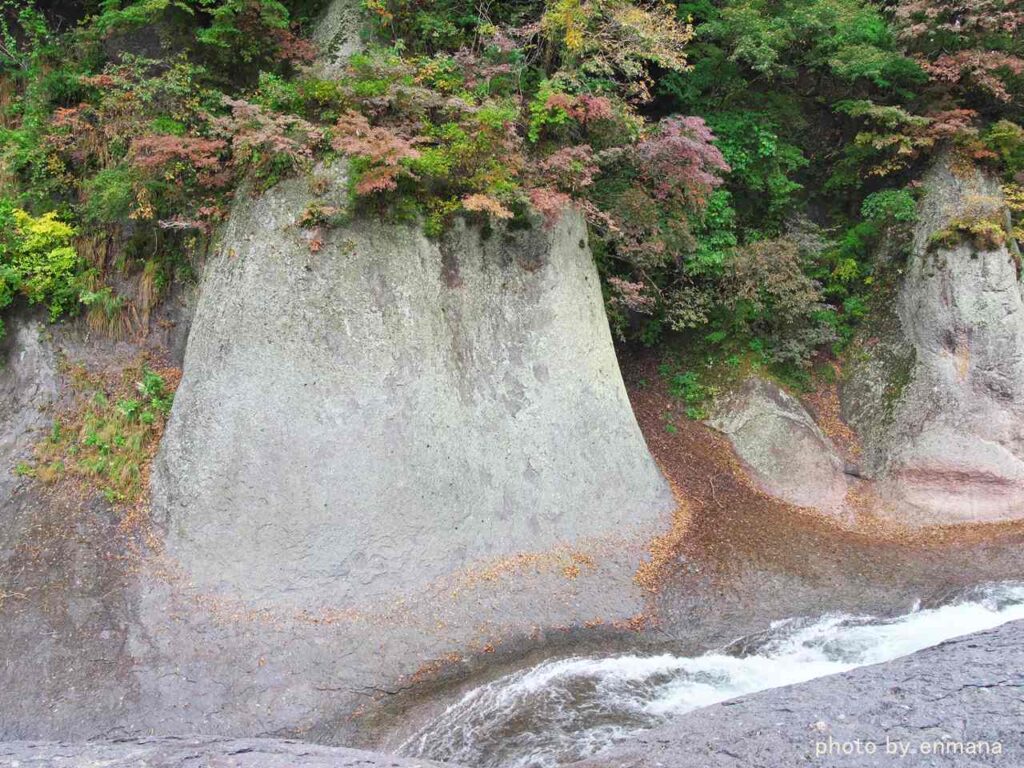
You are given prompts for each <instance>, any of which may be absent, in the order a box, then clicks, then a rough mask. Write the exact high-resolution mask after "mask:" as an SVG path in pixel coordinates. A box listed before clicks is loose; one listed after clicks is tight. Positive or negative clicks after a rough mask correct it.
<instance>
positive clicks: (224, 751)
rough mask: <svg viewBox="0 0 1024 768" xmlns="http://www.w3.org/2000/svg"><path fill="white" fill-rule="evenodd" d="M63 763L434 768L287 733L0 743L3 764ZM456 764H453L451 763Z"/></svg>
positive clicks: (151, 767) (153, 767)
mask: <svg viewBox="0 0 1024 768" xmlns="http://www.w3.org/2000/svg"><path fill="white" fill-rule="evenodd" d="M50 765H60V766H63V767H64V768H86V767H88V768H96V767H97V766H103V767H104V768H140V767H141V766H145V768H179V767H181V768H184V767H185V766H197V765H203V766H217V767H218V768H291V767H292V766H296V767H297V768H328V766H329V767H330V768H432V767H433V766H439V765H440V763H435V762H432V761H430V760H413V759H406V758H398V757H392V756H390V755H381V754H378V753H375V752H364V751H362V750H357V749H344V748H341V747H322V746H319V745H316V744H307V743H304V742H301V741H286V740H283V739H216V738H208V737H197V738H180V739H178V738H162V739H145V740H140V741H124V742H100V743H85V744H65V743H59V742H32V741H13V742H8V743H6V744H0V766H3V767H4V768H8V766H10V768H14V766H25V767H27V766H50ZM450 768H453V767H450Z"/></svg>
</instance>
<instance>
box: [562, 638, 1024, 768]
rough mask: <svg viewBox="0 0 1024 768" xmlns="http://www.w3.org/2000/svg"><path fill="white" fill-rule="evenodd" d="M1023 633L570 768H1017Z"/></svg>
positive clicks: (697, 715) (643, 740)
mask: <svg viewBox="0 0 1024 768" xmlns="http://www.w3.org/2000/svg"><path fill="white" fill-rule="evenodd" d="M1022 629H1024V626H1022V623H1021V622H1015V623H1011V624H1006V625H1003V626H1002V627H999V628H997V629H994V630H991V631H989V632H983V633H979V634H976V635H968V636H966V637H963V638H959V639H957V640H952V641H950V642H947V643H944V644H942V645H940V646H937V647H935V648H930V649H928V650H925V651H921V652H919V653H915V654H913V655H911V656H907V657H904V658H902V659H897V660H895V661H890V662H887V663H885V664H878V665H875V666H871V667H862V668H860V669H856V670H853V671H851V672H847V673H845V674H842V675H835V676H833V677H825V678H820V679H818V680H812V681H810V682H807V683H802V684H800V685H794V686H790V687H787V688H777V689H774V690H770V691H764V692H762V693H757V694H753V695H751V696H745V697H743V698H739V699H733V700H732V701H727V702H723V703H721V704H716V705H714V706H711V707H707V708H705V709H700V710H696V711H694V712H692V713H690V714H687V715H684V716H682V717H680V718H678V719H676V720H673V721H672V722H671V723H669V724H668V725H665V726H663V727H661V728H657V729H655V730H653V731H649V732H646V733H643V734H640V735H638V736H637V737H635V738H634V739H631V740H630V741H629V742H627V743H626V744H623V745H622V746H621V747H618V748H616V749H614V750H612V751H610V752H609V753H607V754H605V755H602V756H601V757H599V758H595V759H593V760H589V761H586V762H583V763H575V764H574V766H576V767H577V768H719V766H721V768H726V767H728V768H734V767H735V766H743V768H780V766H797V765H815V766H831V767H834V768H867V767H869V766H888V765H900V766H905V765H909V766H921V768H925V767H927V768H940V767H942V766H956V768H966V767H967V766H991V765H1021V764H1024V731H1022V729H1021V723H1022V722H1024V672H1022V670H1024V643H1022V642H1021V631H1022ZM869 744H870V745H872V746H868V745H869ZM997 744H998V748H997V747H996V746H995V745H997ZM858 745H859V746H858ZM996 749H998V751H999V753H1000V755H995V754H993V753H994V752H995V751H996ZM871 750H873V751H871ZM887 750H889V751H888V752H887ZM893 750H895V751H893ZM986 752H987V753H988V754H987V755H986Z"/></svg>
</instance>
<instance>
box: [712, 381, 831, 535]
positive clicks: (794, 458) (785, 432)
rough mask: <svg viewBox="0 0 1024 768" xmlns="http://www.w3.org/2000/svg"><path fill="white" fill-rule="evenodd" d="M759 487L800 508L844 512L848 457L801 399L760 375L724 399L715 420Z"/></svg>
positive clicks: (714, 422)
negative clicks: (816, 422)
mask: <svg viewBox="0 0 1024 768" xmlns="http://www.w3.org/2000/svg"><path fill="white" fill-rule="evenodd" d="M709 423H710V424H711V426H713V427H714V428H715V429H717V430H719V431H720V432H722V433H723V434H724V435H725V436H726V437H728V438H729V441H730V442H731V443H732V446H733V448H734V449H735V451H736V453H737V455H738V456H739V457H740V459H741V460H742V461H743V463H744V465H745V468H746V469H747V471H748V474H749V475H750V476H751V478H752V479H753V480H754V482H755V483H756V484H757V485H758V487H759V488H760V489H761V490H762V491H764V492H765V493H768V494H770V495H772V496H775V497H777V498H779V499H782V500H783V501H786V502H788V503H790V504H794V505H796V506H799V507H809V508H813V509H817V510H819V511H821V512H825V513H827V514H831V515H840V514H842V513H843V509H844V502H845V499H846V491H847V479H846V475H845V474H844V471H843V469H844V464H843V460H842V459H841V458H840V457H839V455H838V454H837V452H836V450H835V448H834V446H833V445H832V443H831V441H830V440H829V439H828V438H827V437H826V436H825V435H824V434H823V433H822V431H821V429H819V428H818V425H817V424H815V422H814V419H813V418H812V417H811V415H810V414H809V413H808V412H807V411H806V409H805V408H804V407H803V405H801V404H800V401H799V400H797V399H796V398H795V397H793V396H792V395H790V394H788V393H787V392H785V391H784V390H783V389H782V388H780V387H779V386H777V385H775V384H773V383H771V382H769V381H767V380H765V379H762V378H759V377H757V376H754V377H751V378H749V379H747V380H746V381H745V382H744V383H743V384H742V385H741V386H740V387H739V388H738V389H737V390H735V391H734V392H731V393H730V394H728V395H726V396H724V397H722V398H720V400H719V401H718V402H717V403H716V404H715V408H714V413H713V414H712V416H711V419H710V420H709Z"/></svg>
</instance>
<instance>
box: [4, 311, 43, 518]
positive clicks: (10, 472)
mask: <svg viewBox="0 0 1024 768" xmlns="http://www.w3.org/2000/svg"><path fill="white" fill-rule="evenodd" d="M42 334H43V325H42V324H41V323H40V322H38V321H37V320H34V319H31V318H30V317H27V316H26V317H23V316H15V317H11V318H10V319H8V320H7V334H6V336H5V338H4V339H3V341H2V343H0V356H2V363H0V366H2V367H0V505H3V504H6V503H7V502H8V500H9V499H10V496H11V493H12V491H13V490H14V487H15V486H16V485H17V483H18V479H17V477H16V476H15V475H14V469H15V467H16V466H17V464H18V462H19V461H22V460H24V459H26V458H28V457H29V456H30V454H31V448H32V446H33V444H34V443H35V440H36V439H38V435H37V431H38V430H39V429H41V428H43V427H45V426H46V425H48V424H49V419H48V418H47V417H46V415H45V414H43V413H42V412H41V410H40V409H42V408H44V407H45V406H47V405H49V404H50V403H51V402H52V401H53V400H54V399H55V398H56V396H57V371H56V365H55V361H54V354H53V349H52V348H51V346H50V345H49V344H48V343H47V342H46V341H45V340H44V339H43V338H42Z"/></svg>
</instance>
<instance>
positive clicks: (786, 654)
mask: <svg viewBox="0 0 1024 768" xmlns="http://www.w3.org/2000/svg"><path fill="white" fill-rule="evenodd" d="M1015 619H1024V582H1001V583H995V584H989V585H986V586H982V587H976V588H973V589H971V590H968V591H966V592H964V593H963V594H961V595H960V596H959V597H957V598H956V599H954V600H951V601H950V602H948V603H946V604H944V605H941V606H938V607H934V608H927V609H922V608H920V607H915V609H914V610H912V611H910V612H909V613H906V614H903V615H900V616H896V617H890V618H879V617H875V616H853V615H847V614H830V615H825V616H820V617H817V618H810V619H806V618H795V619H787V620H784V621H778V622H774V623H773V624H771V625H770V626H769V627H768V628H767V629H765V630H764V631H762V632H759V633H756V634H753V635H747V636H745V637H741V638H739V639H737V640H734V641H733V642H731V643H729V644H728V645H726V646H724V647H722V648H717V649H714V650H711V651H708V652H707V653H704V654H702V655H699V656H674V655H648V656H644V655H628V654H626V655H614V656H606V657H580V656H577V657H572V658H564V659H557V660H550V661H545V662H543V663H541V664H539V665H537V666H535V667H532V668H529V669H525V670H520V671H518V672H515V673H513V674H510V675H506V676H504V677H502V678H500V679H497V680H494V681H492V682H490V683H488V684H486V685H482V686H479V687H477V688H474V689H473V690H471V691H469V692H468V693H466V694H465V695H464V696H463V697H462V698H461V699H460V700H459V701H458V702H456V703H455V704H453V705H451V706H450V707H448V709H447V710H445V711H444V713H443V714H441V715H440V716H439V717H438V718H436V719H435V720H434V721H433V722H431V723H429V724H428V725H427V726H426V727H424V728H422V729H421V730H420V731H419V732H418V733H417V734H416V735H414V736H413V737H412V738H410V739H409V740H408V741H407V742H406V743H405V744H404V745H403V747H402V750H401V751H402V753H403V754H405V755H409V756H416V757H424V758H432V759H436V760H449V761H452V762H454V763H457V764H462V765H472V766H476V767H477V768H549V767H550V766H557V765H562V764H565V763H569V762H572V761H574V760H579V759H583V758H586V757H590V756H592V755H594V754H596V753H598V752H600V751H601V750H603V749H605V748H607V747H609V746H611V745H612V744H614V743H616V742H618V741H621V740H622V739H624V738H626V737H628V736H629V735H630V734H631V733H635V732H636V731H638V730H643V729H646V728H652V727H654V726H657V725H660V724H662V723H664V722H665V721H666V720H667V719H669V718H671V717H672V716H674V715H679V714H682V713H684V712H688V711H690V710H693V709H697V708H698V707H704V706H707V705H709V704H714V703H716V702H719V701H724V700H726V699H731V698H734V697H737V696H742V695H744V694H748V693H753V692H755V691H761V690H765V689H767V688H776V687H779V686H784V685H791V684H793V683H800V682H803V681H805V680H810V679H812V678H816V677H821V676H823V675H831V674H835V673H837V672H844V671H846V670H849V669H853V668H854V667H859V666H864V665H867V664H877V663H879V662H883V661H889V660H891V659H895V658H897V657H899V656H904V655H906V654H908V653H913V652H914V651H918V650H921V649H923V648H928V647H930V646H933V645H937V644H939V643H941V642H943V641H945V640H948V639H950V638H953V637H957V636H960V635H965V634H968V633H971V632H978V631H981V630H985V629H991V628H992V627H996V626H998V625H1000V624H1003V623H1005V622H1008V621H1013V620H1015Z"/></svg>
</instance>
